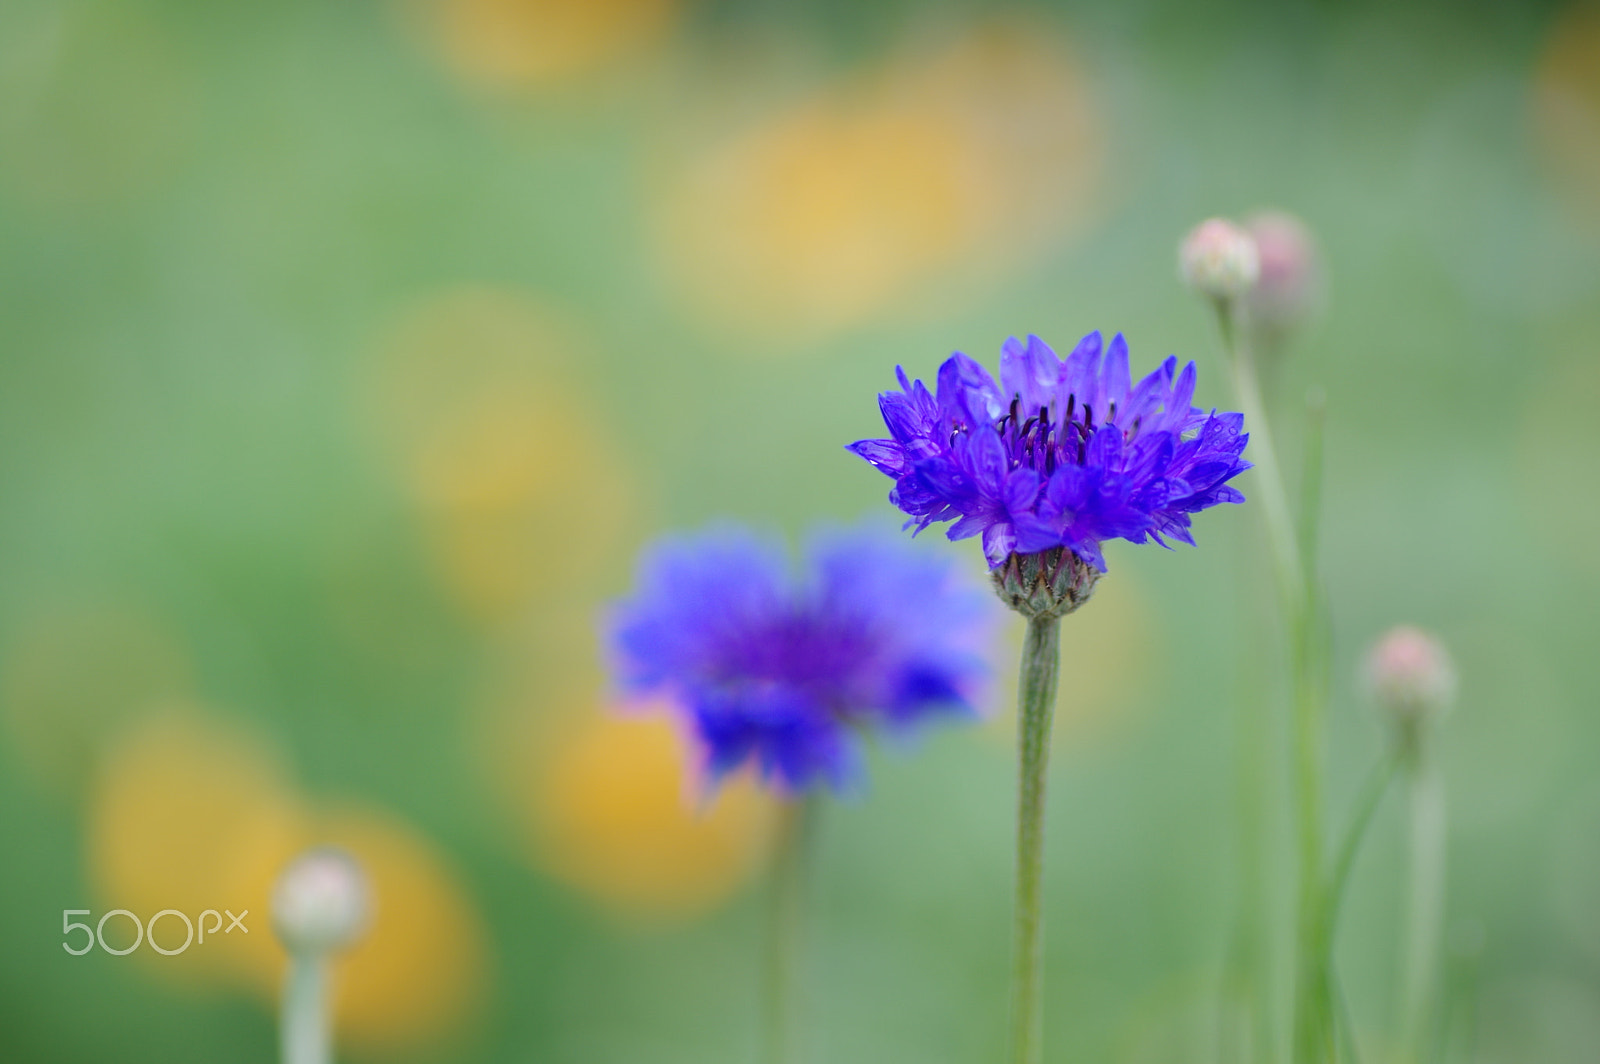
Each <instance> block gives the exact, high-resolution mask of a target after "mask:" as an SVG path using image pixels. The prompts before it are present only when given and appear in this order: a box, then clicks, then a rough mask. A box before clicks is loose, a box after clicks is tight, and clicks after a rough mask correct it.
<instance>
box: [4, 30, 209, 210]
mask: <svg viewBox="0 0 1600 1064" xmlns="http://www.w3.org/2000/svg"><path fill="white" fill-rule="evenodd" d="M194 103H195V95H194V91H193V87H192V85H191V83H190V78H189V77H188V76H186V75H185V73H184V72H183V69H182V65H181V64H180V63H179V62H178V57H177V56H176V54H175V50H174V48H173V47H172V43H171V41H170V40H169V39H168V37H167V35H166V34H165V33H163V32H162V31H161V29H160V28H159V26H158V25H157V24H156V23H155V22H153V21H151V20H150V19H149V18H148V17H147V16H144V15H141V14H140V13H139V11H138V10H136V9H135V8H134V7H133V5H127V4H116V3H105V2H101V3H90V4H72V5H64V4H52V5H31V6H30V5H20V6H18V7H17V9H16V10H14V11H9V12H5V13H3V14H0V179H4V180H3V183H4V185H5V186H6V187H8V188H9V189H10V190H11V191H13V192H16V193H18V194H20V195H22V196H23V197H25V198H26V199H27V200H28V201H30V202H32V203H36V204H41V205H45V206H49V207H54V208H58V209H71V208H78V207H83V206H92V205H99V204H103V203H108V202H114V201H119V200H125V199H127V198H129V197H132V196H135V195H137V194H139V193H141V192H144V191H146V190H148V189H150V188H151V187H153V186H154V185H155V184H157V183H158V182H159V181H160V179H162V178H163V177H165V176H166V175H167V174H169V173H170V172H171V171H172V170H173V168H174V166H175V164H176V162H177V161H178V158H179V157H180V155H181V154H182V150H183V148H184V147H185V145H186V144H187V142H188V140H189V132H190V129H191V126H192V124H193V123H192V119H193V112H194Z"/></svg>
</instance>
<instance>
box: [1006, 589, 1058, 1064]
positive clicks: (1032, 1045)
mask: <svg viewBox="0 0 1600 1064" xmlns="http://www.w3.org/2000/svg"><path fill="white" fill-rule="evenodd" d="M1060 632H1061V618H1060V617H1058V616H1055V615H1053V614H1041V615H1038V616H1035V617H1032V618H1030V619H1029V621H1028V634H1027V636H1026V639H1025V640H1024V642H1023V646H1022V668H1021V674H1020V676H1019V678H1018V682H1017V753H1018V768H1019V786H1018V793H1017V896H1016V914H1015V924H1014V937H1013V946H1012V962H1011V963H1012V968H1011V987H1012V1000H1011V1060H1012V1064H1039V1061H1040V1060H1041V1059H1042V1058H1043V1019H1042V1011H1041V1008H1040V1004H1041V998H1042V995H1043V989H1044V988H1043V979H1042V974H1043V973H1042V967H1043V964H1042V959H1043V958H1042V954H1043V949H1044V914H1043V912H1042V906H1041V903H1040V891H1041V887H1042V885H1043V880H1044V809H1045V783H1046V777H1047V774H1048V769H1049V764H1050V728H1051V722H1052V718H1053V717H1054V715H1055V704H1056V682H1057V676H1058V674H1059V672H1060V667H1061V653H1060Z"/></svg>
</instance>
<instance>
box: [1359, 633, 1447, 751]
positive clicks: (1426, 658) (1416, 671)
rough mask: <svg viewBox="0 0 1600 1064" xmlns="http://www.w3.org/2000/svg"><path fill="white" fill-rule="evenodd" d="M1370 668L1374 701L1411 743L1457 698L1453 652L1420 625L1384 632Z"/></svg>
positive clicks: (1369, 683)
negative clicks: (1423, 727)
mask: <svg viewBox="0 0 1600 1064" xmlns="http://www.w3.org/2000/svg"><path fill="white" fill-rule="evenodd" d="M1366 672H1367V686H1368V687H1369V688H1370V690H1371V691H1372V697H1373V699H1374V700H1375V701H1376V702H1377V703H1378V705H1379V706H1380V707H1382V709H1383V710H1384V712H1385V713H1386V714H1388V716H1389V717H1390V719H1391V720H1392V721H1393V722H1394V723H1395V725H1396V726H1397V728H1398V729H1399V732H1400V737H1401V740H1402V741H1403V742H1405V743H1407V744H1408V745H1414V744H1415V743H1416V741H1417V740H1418V738H1419V734H1420V730H1421V728H1422V726H1423V724H1425V723H1426V722H1427V721H1428V720H1430V719H1432V718H1434V717H1437V716H1439V715H1440V714H1442V713H1443V712H1444V711H1445V710H1446V709H1448V708H1449V707H1450V703H1451V702H1452V701H1454V699H1455V694H1456V670H1455V666H1454V664H1452V663H1451V661H1450V654H1449V652H1448V651H1446V650H1445V648H1444V644H1443V643H1441V642H1439V640H1438V639H1437V638H1435V637H1434V636H1432V635H1430V634H1429V633H1427V632H1424V631H1423V630H1422V629H1420V628H1413V627H1411V626H1410V625H1401V626H1400V627H1398V628H1391V629H1390V630H1389V631H1388V632H1386V633H1384V635H1383V637H1382V638H1380V639H1379V640H1378V641H1377V642H1376V643H1375V644H1373V647H1372V649H1371V650H1370V651H1368V653H1367V663H1366Z"/></svg>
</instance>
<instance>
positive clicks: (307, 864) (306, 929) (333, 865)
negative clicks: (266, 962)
mask: <svg viewBox="0 0 1600 1064" xmlns="http://www.w3.org/2000/svg"><path fill="white" fill-rule="evenodd" d="M370 916H371V905H370V901H369V891H368V887H367V877H366V874H365V873H364V872H362V870H361V866H360V865H358V864H357V863H356V860H355V858H353V857H351V856H350V855H349V854H348V853H345V852H344V851H343V850H337V849H333V848H331V847H326V848H320V849H315V850H308V851H307V852H305V853H303V854H301V855H300V856H299V857H297V858H295V860H294V862H293V863H291V864H290V865H289V867H288V868H286V869H284V871H283V874H282V875H281V876H279V877H278V883H277V886H275V887H274V888H273V891H272V926H273V929H274V930H275V931H277V933H278V938H279V940H280V941H282V942H283V945H284V947H285V948H286V949H288V951H289V952H290V953H293V954H298V955H316V954H325V953H330V952H332V951H334V950H338V949H343V948H344V947H345V946H348V945H350V944H351V943H353V942H355V941H356V939H358V938H360V937H361V935H362V933H363V932H364V931H366V929H367V921H368V919H369V918H370Z"/></svg>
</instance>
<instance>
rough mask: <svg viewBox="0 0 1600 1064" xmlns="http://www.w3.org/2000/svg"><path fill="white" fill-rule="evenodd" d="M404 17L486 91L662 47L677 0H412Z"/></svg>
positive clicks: (567, 74) (556, 77)
mask: <svg viewBox="0 0 1600 1064" xmlns="http://www.w3.org/2000/svg"><path fill="white" fill-rule="evenodd" d="M404 8H405V11H404V14H405V17H406V19H407V21H408V22H409V23H410V25H411V26H412V27H413V30H414V31H415V32H416V33H417V34H419V35H420V36H422V37H423V38H424V39H425V40H426V42H427V43H428V44H429V45H430V46H431V47H432V48H433V49H434V50H435V51H436V52H437V54H438V55H439V57H440V59H441V60H443V62H444V63H445V65H446V66H447V67H448V68H449V69H450V70H451V71H453V72H454V73H455V74H456V75H457V76H458V77H460V78H462V79H463V80H464V81H466V82H468V83H469V84H472V85H475V86H478V87H480V88H487V89H501V90H504V89H514V88H521V87H527V86H540V85H547V84H551V83H554V82H560V81H563V80H566V79H569V78H572V77H574V76H577V75H581V74H584V73H586V72H589V71H592V70H595V69H597V68H601V67H605V66H609V65H612V64H614V63H616V62H618V61H619V60H621V59H624V58H627V57H629V56H632V55H634V54H637V53H638V52H640V51H641V50H642V49H643V48H645V47H646V46H648V45H651V44H654V43H657V42H659V41H660V40H661V39H663V38H664V37H665V36H666V34H667V32H668V31H669V30H670V29H671V28H672V26H673V23H674V21H675V18H676V15H677V13H678V4H677V3H676V2H675V0H409V2H407V3H405V5H404Z"/></svg>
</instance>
